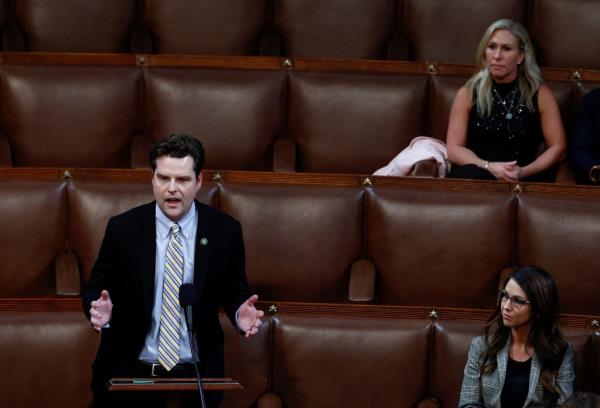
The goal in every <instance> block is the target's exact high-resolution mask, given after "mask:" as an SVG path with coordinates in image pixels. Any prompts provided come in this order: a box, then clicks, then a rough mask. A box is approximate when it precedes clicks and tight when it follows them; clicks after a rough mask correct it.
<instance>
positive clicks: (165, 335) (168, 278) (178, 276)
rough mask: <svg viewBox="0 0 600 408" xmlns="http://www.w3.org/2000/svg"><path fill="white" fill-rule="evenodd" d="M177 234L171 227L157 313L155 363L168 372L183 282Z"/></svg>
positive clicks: (175, 358) (174, 354)
mask: <svg viewBox="0 0 600 408" xmlns="http://www.w3.org/2000/svg"><path fill="white" fill-rule="evenodd" d="M179 232H180V227H179V224H173V225H172V226H171V231H170V232H169V234H170V235H171V239H170V240H169V245H168V246H167V257H166V261H165V273H164V277H163V291H162V306H161V311H160V331H159V336H158V362H159V363H160V364H161V365H162V366H163V367H164V368H165V369H166V370H167V371H170V370H171V369H172V368H173V367H174V366H175V365H177V363H178V362H179V337H180V330H179V329H180V328H179V325H180V321H181V306H179V287H180V286H181V283H182V281H183V244H182V243H181V238H180V237H179Z"/></svg>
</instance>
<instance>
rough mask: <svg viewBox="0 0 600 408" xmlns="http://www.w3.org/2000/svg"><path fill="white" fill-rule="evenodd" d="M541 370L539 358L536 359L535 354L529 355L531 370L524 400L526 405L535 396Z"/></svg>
mask: <svg viewBox="0 0 600 408" xmlns="http://www.w3.org/2000/svg"><path fill="white" fill-rule="evenodd" d="M541 370H542V366H541V364H540V360H538V358H537V355H536V354H534V355H533V357H531V372H530V373H529V390H528V391H527V400H526V401H525V405H527V404H528V403H529V402H530V401H532V400H533V398H534V397H535V392H536V388H537V386H538V382H539V380H540V372H541Z"/></svg>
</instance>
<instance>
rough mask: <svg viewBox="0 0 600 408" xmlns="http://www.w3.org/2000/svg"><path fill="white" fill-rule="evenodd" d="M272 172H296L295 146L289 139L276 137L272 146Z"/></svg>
mask: <svg viewBox="0 0 600 408" xmlns="http://www.w3.org/2000/svg"><path fill="white" fill-rule="evenodd" d="M273 171H277V172H295V171H296V144H295V143H294V141H293V140H292V139H291V138H289V137H278V138H277V140H275V145H274V146H273Z"/></svg>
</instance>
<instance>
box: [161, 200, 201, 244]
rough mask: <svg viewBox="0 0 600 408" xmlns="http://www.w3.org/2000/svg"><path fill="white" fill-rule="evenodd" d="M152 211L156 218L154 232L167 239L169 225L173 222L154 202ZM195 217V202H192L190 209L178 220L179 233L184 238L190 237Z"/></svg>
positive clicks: (196, 216) (169, 229)
mask: <svg viewBox="0 0 600 408" xmlns="http://www.w3.org/2000/svg"><path fill="white" fill-rule="evenodd" d="M154 213H155V218H156V234H157V235H158V236H160V237H161V238H163V239H167V237H168V236H169V232H170V231H171V226H172V225H173V224H174V222H173V221H172V220H171V219H169V217H167V216H166V215H165V213H163V212H162V211H161V209H160V207H159V206H158V204H156V207H155V210H154ZM197 219H198V215H197V212H196V203H195V202H192V206H191V207H190V210H189V211H188V212H187V214H186V215H184V216H183V218H182V219H180V220H179V222H178V224H179V227H180V228H181V231H180V234H181V235H182V236H183V238H184V239H189V238H191V236H192V232H193V227H194V224H195V223H196V220H197Z"/></svg>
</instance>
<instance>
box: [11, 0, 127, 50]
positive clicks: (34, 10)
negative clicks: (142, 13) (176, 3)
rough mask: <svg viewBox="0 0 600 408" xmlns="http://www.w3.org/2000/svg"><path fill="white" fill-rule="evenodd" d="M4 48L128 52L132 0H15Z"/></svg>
mask: <svg viewBox="0 0 600 408" xmlns="http://www.w3.org/2000/svg"><path fill="white" fill-rule="evenodd" d="M13 3H14V17H15V20H16V25H17V27H15V29H13V30H11V31H10V32H6V33H5V38H4V43H5V44H7V45H8V47H7V49H6V50H7V51H53V52H130V50H131V34H132V32H133V30H134V26H135V24H136V19H137V15H136V13H137V10H136V8H137V7H136V6H137V5H136V1H135V0H102V1H87V0H53V1H52V2H48V1H45V0H15V1H13Z"/></svg>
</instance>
